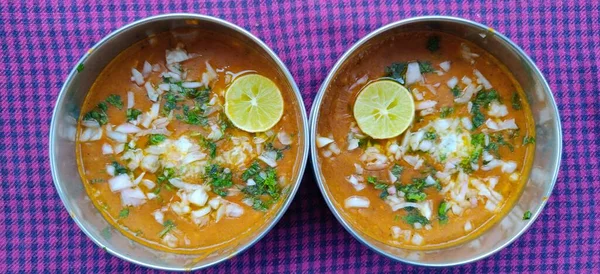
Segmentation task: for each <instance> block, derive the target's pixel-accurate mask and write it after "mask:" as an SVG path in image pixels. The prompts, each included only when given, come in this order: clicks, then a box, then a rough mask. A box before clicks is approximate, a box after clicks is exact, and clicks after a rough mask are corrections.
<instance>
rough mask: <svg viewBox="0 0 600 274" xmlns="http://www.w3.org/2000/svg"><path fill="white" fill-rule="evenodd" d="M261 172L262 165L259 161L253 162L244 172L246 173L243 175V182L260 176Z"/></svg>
mask: <svg viewBox="0 0 600 274" xmlns="http://www.w3.org/2000/svg"><path fill="white" fill-rule="evenodd" d="M260 171H261V168H260V164H259V163H258V162H257V161H254V162H252V164H251V165H250V167H248V169H246V170H245V171H244V173H242V180H244V181H248V179H250V178H253V177H254V176H256V175H258V173H259V172H260Z"/></svg>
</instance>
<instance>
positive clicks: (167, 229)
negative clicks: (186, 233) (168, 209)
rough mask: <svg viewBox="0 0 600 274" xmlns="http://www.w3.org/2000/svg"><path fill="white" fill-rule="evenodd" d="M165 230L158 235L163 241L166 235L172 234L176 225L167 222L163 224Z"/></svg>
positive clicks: (169, 221)
mask: <svg viewBox="0 0 600 274" xmlns="http://www.w3.org/2000/svg"><path fill="white" fill-rule="evenodd" d="M163 227H164V228H163V230H162V231H161V232H159V233H158V237H160V238H161V239H162V238H163V237H165V235H167V233H169V232H171V230H173V228H175V223H174V222H173V221H171V220H166V221H165V222H164V223H163Z"/></svg>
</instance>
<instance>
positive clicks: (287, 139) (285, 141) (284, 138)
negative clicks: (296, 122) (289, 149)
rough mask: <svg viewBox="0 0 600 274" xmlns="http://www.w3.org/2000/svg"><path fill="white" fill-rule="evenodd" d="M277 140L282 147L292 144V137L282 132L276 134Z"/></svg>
mask: <svg viewBox="0 0 600 274" xmlns="http://www.w3.org/2000/svg"><path fill="white" fill-rule="evenodd" d="M277 139H278V140H279V142H280V143H281V144H282V145H286V146H287V145H291V144H292V137H291V136H290V135H289V134H287V133H285V132H283V131H281V132H279V133H277Z"/></svg>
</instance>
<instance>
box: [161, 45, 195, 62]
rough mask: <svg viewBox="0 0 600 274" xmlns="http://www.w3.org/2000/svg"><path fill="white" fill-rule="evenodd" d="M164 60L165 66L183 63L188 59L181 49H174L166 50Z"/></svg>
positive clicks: (185, 52)
mask: <svg viewBox="0 0 600 274" xmlns="http://www.w3.org/2000/svg"><path fill="white" fill-rule="evenodd" d="M165 58H166V61H167V64H173V63H179V62H183V61H185V60H187V59H189V58H190V56H189V55H188V53H187V51H185V50H184V49H182V48H179V47H178V48H176V49H173V50H166V54H165Z"/></svg>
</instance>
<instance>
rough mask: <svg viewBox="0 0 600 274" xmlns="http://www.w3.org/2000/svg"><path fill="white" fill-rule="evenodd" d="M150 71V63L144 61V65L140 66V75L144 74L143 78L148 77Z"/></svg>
mask: <svg viewBox="0 0 600 274" xmlns="http://www.w3.org/2000/svg"><path fill="white" fill-rule="evenodd" d="M151 72H152V65H150V63H148V61H144V67H143V68H142V75H143V76H144V78H146V77H148V75H150V73H151Z"/></svg>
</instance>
